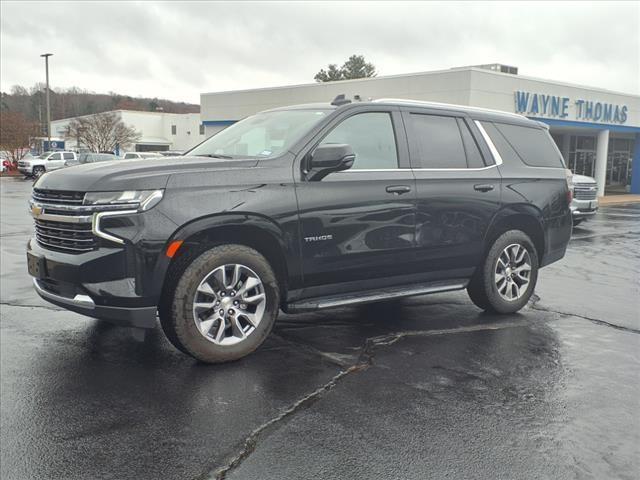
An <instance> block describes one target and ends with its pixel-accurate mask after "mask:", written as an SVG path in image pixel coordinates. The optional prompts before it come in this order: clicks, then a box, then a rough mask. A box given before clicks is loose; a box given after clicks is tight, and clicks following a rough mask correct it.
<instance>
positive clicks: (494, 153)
mask: <svg viewBox="0 0 640 480" xmlns="http://www.w3.org/2000/svg"><path fill="white" fill-rule="evenodd" d="M473 123H475V124H476V126H477V127H478V130H480V133H481V134H482V138H484V141H485V142H486V143H487V146H488V147H489V151H490V152H491V155H492V156H493V161H494V162H495V164H496V165H502V157H501V156H500V152H498V149H497V148H496V146H495V145H494V144H493V141H492V140H491V137H490V136H489V134H488V133H487V131H486V130H485V129H484V127H483V126H482V123H480V120H474V121H473Z"/></svg>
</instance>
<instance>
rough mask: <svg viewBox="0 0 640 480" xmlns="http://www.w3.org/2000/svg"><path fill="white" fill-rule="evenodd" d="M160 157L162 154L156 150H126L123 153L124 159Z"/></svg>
mask: <svg viewBox="0 0 640 480" xmlns="http://www.w3.org/2000/svg"><path fill="white" fill-rule="evenodd" d="M158 157H162V154H160V153H157V152H127V153H125V154H124V157H123V158H124V159H125V160H131V159H134V158H158Z"/></svg>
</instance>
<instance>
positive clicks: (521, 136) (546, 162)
mask: <svg viewBox="0 0 640 480" xmlns="http://www.w3.org/2000/svg"><path fill="white" fill-rule="evenodd" d="M495 126H496V128H497V130H498V131H499V132H500V133H501V134H502V136H503V137H504V138H505V140H506V141H507V142H508V143H509V145H511V147H512V148H513V149H514V150H515V152H516V153H517V154H518V156H519V157H520V158H521V159H522V161H523V162H524V163H526V164H527V165H529V166H532V167H563V166H564V165H563V163H562V157H561V156H560V153H559V152H558V149H557V148H556V146H555V144H554V143H553V139H552V138H551V136H550V135H549V132H547V131H546V130H543V129H540V128H530V127H522V126H519V125H509V124H506V123H495ZM490 135H491V134H490ZM491 139H492V140H493V136H492V137H491ZM494 142H495V140H494ZM496 147H497V145H496ZM501 153H502V152H501Z"/></svg>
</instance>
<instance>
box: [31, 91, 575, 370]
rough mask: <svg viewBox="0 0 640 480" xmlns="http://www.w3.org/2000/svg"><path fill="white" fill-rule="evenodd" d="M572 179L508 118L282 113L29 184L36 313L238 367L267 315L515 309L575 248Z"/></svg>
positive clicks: (524, 125)
mask: <svg viewBox="0 0 640 480" xmlns="http://www.w3.org/2000/svg"><path fill="white" fill-rule="evenodd" d="M570 200H571V199H570V193H569V189H568V181H567V170H565V167H564V162H563V160H562V156H561V154H560V152H559V151H558V149H557V148H556V146H555V144H554V142H553V140H552V139H551V137H550V135H549V133H548V131H547V128H546V127H545V126H544V125H543V124H541V123H538V122H535V121H532V120H528V119H526V118H525V117H522V116H520V115H514V114H508V113H502V112H496V111H489V110H484V109H477V108H470V107H461V106H455V105H444V104H432V103H424V102H414V101H404V100H379V101H373V102H356V103H351V102H349V101H348V100H345V99H344V98H337V99H336V100H334V102H332V104H312V105H299V106H292V107H287V108H277V109H274V110H269V111H266V112H262V113H259V114H257V115H253V116H251V117H248V118H246V119H244V120H242V121H240V122H237V123H235V124H234V125H232V126H230V127H228V128H227V129H225V130H223V131H221V132H220V133H218V134H217V135H215V136H213V137H211V138H209V139H207V140H205V141H204V142H203V143H201V144H200V145H198V146H197V147H195V148H194V149H192V150H191V151H190V152H187V153H186V154H185V155H184V156H180V157H175V158H166V157H163V158H158V159H141V160H132V161H127V162H122V161H118V162H106V163H101V164H88V165H81V166H78V167H74V168H70V169H66V170H62V171H56V172H51V173H47V174H46V175H44V176H43V177H42V178H40V179H39V180H38V182H37V183H36V184H35V185H34V189H33V197H32V200H31V211H32V215H33V217H34V218H35V236H34V237H33V238H32V239H31V240H30V241H29V244H28V247H27V257H28V266H29V272H30V274H31V275H32V276H33V277H35V279H34V286H35V289H36V290H37V292H38V293H39V294H40V296H41V297H43V298H44V299H45V300H48V301H50V302H51V303H54V304H56V305H60V306H62V307H65V308H67V309H69V310H73V311H75V312H79V313H82V314H85V315H88V316H90V317H95V318H99V319H104V320H109V321H112V322H115V323H119V324H122V325H127V326H133V327H141V328H152V327H154V326H155V325H156V318H157V316H158V315H159V317H160V323H161V325H162V328H163V329H164V332H165V333H166V335H167V337H168V338H169V340H170V341H171V342H172V343H173V345H175V346H176V348H178V349H180V350H182V351H183V352H185V353H188V354H190V355H192V356H194V357H196V358H197V359H200V360H202V361H204V362H223V361H228V360H234V359H237V358H240V357H242V356H244V355H247V354H248V353H250V352H252V351H253V350H254V349H255V348H257V347H258V346H259V345H260V344H261V343H262V342H263V341H264V339H265V338H266V336H267V335H268V334H269V332H270V330H271V328H272V327H273V324H274V322H275V319H276V316H277V314H278V311H279V309H282V310H284V311H285V312H298V311H303V310H313V309H319V308H326V307H334V306H339V305H347V304H356V303H364V302H374V301H381V300H387V299H391V298H397V297H404V296H409V295H421V294H425V293H436V292H445V291H450V290H459V289H464V288H466V289H467V291H468V292H469V296H470V297H471V299H472V300H473V302H474V303H475V304H476V305H478V306H479V307H480V308H482V309H485V310H491V311H494V312H499V313H511V312H515V311H517V310H519V309H521V308H522V307H523V306H524V305H525V304H526V303H527V301H528V299H529V297H530V296H531V294H532V293H533V290H534V287H535V284H536V279H537V276H538V268H540V267H542V266H545V265H548V264H549V263H551V262H554V261H556V260H558V259H560V258H562V257H563V256H564V253H565V249H566V247H567V243H568V241H569V238H570V235H571V211H570V209H569V203H570Z"/></svg>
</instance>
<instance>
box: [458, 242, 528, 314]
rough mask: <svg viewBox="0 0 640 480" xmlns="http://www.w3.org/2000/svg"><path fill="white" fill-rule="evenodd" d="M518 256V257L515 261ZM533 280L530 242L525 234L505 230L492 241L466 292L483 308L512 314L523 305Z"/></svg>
mask: <svg viewBox="0 0 640 480" xmlns="http://www.w3.org/2000/svg"><path fill="white" fill-rule="evenodd" d="M523 251H524V252H525V253H522V252H523ZM520 256H522V259H521V260H520V261H519V262H517V261H516V260H518V259H519V257H520ZM527 265H528V268H529V270H527ZM512 270H513V271H512ZM527 272H528V273H527ZM509 278H510V279H509ZM537 280H538V253H537V252H536V248H535V246H534V245H533V242H532V241H531V239H530V238H529V236H528V235H527V234H526V233H524V232H522V231H520V230H509V231H508V232H505V233H503V234H502V235H500V236H499V237H498V238H497V239H496V240H495V241H494V242H493V245H492V246H491V248H490V249H489V251H488V252H487V256H486V257H485V259H484V262H483V263H482V265H480V266H479V267H478V269H477V270H476V273H475V274H474V276H473V278H472V279H471V281H470V282H469V285H468V286H467V293H468V294H469V298H471V301H472V302H473V303H474V304H475V305H476V306H478V307H480V308H481V309H483V310H486V311H489V312H495V313H514V312H517V311H518V310H520V309H521V308H522V307H524V306H525V305H526V304H527V302H528V301H529V298H530V297H531V295H532V294H533V291H534V290H535V286H536V282H537ZM509 296H511V299H509V298H507V297H509Z"/></svg>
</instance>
